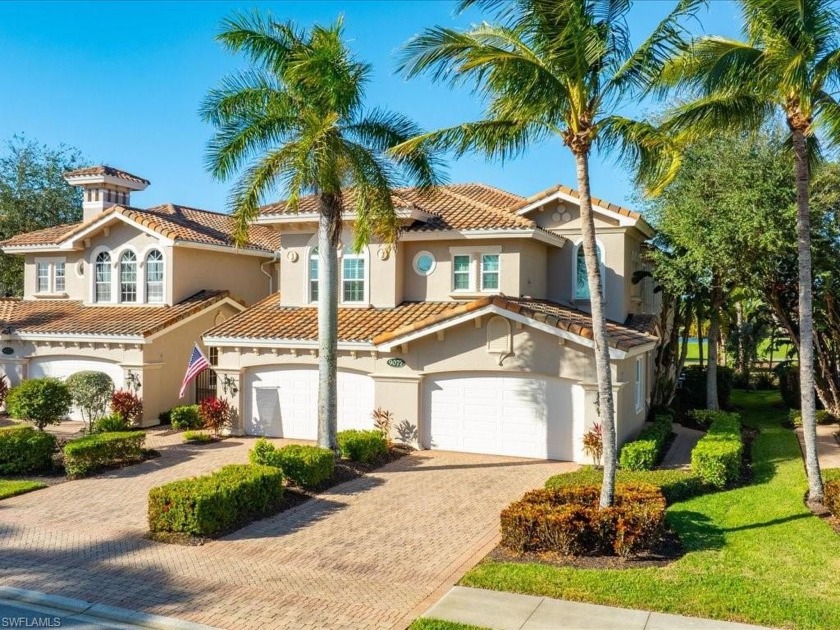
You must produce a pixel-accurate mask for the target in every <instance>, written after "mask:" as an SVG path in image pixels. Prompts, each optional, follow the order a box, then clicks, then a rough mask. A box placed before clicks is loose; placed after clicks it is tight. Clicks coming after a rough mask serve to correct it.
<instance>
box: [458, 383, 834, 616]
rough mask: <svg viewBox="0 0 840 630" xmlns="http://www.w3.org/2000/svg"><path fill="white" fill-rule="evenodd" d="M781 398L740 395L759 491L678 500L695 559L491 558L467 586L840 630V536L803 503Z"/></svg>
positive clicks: (675, 512) (679, 525) (676, 519)
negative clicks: (583, 565) (552, 561)
mask: <svg viewBox="0 0 840 630" xmlns="http://www.w3.org/2000/svg"><path fill="white" fill-rule="evenodd" d="M779 401H780V399H779V395H778V393H777V392H751V393H744V392H734V393H733V402H734V403H735V404H737V405H740V406H742V407H743V409H742V414H743V417H744V421H745V424H747V425H752V426H755V427H758V428H760V430H761V432H760V434H759V435H758V437H757V438H756V440H755V441H754V443H753V463H754V471H755V479H754V482H753V484H752V485H750V486H747V487H743V488H737V489H734V490H730V491H726V492H719V493H715V494H708V495H704V496H700V497H697V498H694V499H691V500H688V501H683V502H680V503H675V504H674V505H673V506H671V507H670V508H669V510H668V517H669V522H670V523H671V526H672V527H673V528H674V529H675V530H676V531H677V532H679V534H680V537H681V538H682V541H683V544H684V545H685V547H686V549H687V550H688V553H687V554H686V555H685V556H684V557H683V558H681V559H679V560H677V561H676V562H674V563H672V564H670V565H668V566H666V567H663V568H646V569H626V570H592V569H574V568H558V567H551V566H544V565H540V564H515V563H501V562H490V561H485V562H483V563H481V564H479V565H478V566H477V567H475V568H474V569H473V570H472V571H470V572H469V573H468V574H467V575H466V576H465V577H464V578H463V580H462V581H461V584H462V585H464V586H475V587H480V588H489V589H496V590H504V591H513V592H518V593H531V594H536V595H544V596H549V597H557V598H563V599H572V600H579V601H587V602H593V603H598V604H608V605H615V606H624V607H628V608H641V609H647V610H658V611H663V612H670V613H677V614H683V615H689V616H695V617H709V618H717V619H727V620H731V621H743V622H750V623H756V624H762V625H767V626H780V627H790V628H814V629H822V628H840V591H838V588H837V576H838V575H840V536H838V534H836V533H835V532H834V531H833V530H832V529H831V527H830V526H829V525H828V524H827V523H826V522H824V521H822V520H820V519H818V518H816V517H814V516H813V515H812V514H811V513H810V512H809V511H808V510H807V509H806V508H805V506H804V504H803V495H804V492H805V490H806V488H807V485H806V479H805V471H804V469H803V465H802V459H801V455H800V451H799V445H798V443H797V440H796V437H795V436H794V434H793V432H792V431H790V430H789V429H786V428H783V427H782V426H781V425H780V422H781V421H783V420H784V418H785V415H786V411H785V410H783V409H779V408H777V407H776V406H775V405H777V404H778V403H779Z"/></svg>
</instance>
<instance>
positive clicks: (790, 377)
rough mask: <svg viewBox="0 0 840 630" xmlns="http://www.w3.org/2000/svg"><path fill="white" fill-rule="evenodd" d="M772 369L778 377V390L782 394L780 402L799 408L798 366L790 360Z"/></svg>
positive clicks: (800, 401)
mask: <svg viewBox="0 0 840 630" xmlns="http://www.w3.org/2000/svg"><path fill="white" fill-rule="evenodd" d="M773 371H774V372H775V373H776V376H777V377H778V378H779V392H780V393H781V394H782V402H784V403H785V405H787V406H788V407H790V408H791V409H799V407H801V406H802V399H801V395H800V393H799V366H798V365H796V364H795V363H791V362H790V361H785V362H784V363H780V364H779V365H777V366H776V367H775V368H773Z"/></svg>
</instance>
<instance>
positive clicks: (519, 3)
mask: <svg viewBox="0 0 840 630" xmlns="http://www.w3.org/2000/svg"><path fill="white" fill-rule="evenodd" d="M696 4H697V2H695V1H694V0H683V1H682V2H680V3H679V4H678V5H677V7H676V9H675V10H674V11H673V12H672V13H671V14H670V15H669V16H668V17H667V18H666V19H665V20H663V21H662V22H661V23H660V24H659V25H658V26H657V28H656V29H655V30H654V32H653V33H652V34H651V36H650V37H649V39H648V40H647V41H645V42H644V43H643V44H642V45H641V46H640V47H639V48H637V49H635V50H633V49H632V48H631V46H630V36H629V30H628V25H627V21H626V15H627V12H628V10H629V5H630V2H629V1H628V0H515V1H513V2H510V1H503V0H461V4H460V10H464V9H466V8H468V7H471V6H477V7H479V8H483V9H486V10H489V11H491V12H492V13H493V14H494V16H495V19H496V20H497V23H495V24H488V23H482V24H480V25H478V26H474V27H472V28H470V29H469V30H467V31H464V32H460V31H456V30H452V29H448V28H442V27H436V28H431V29H427V30H426V31H424V32H423V33H421V34H420V35H418V36H416V37H414V38H413V39H412V40H411V41H409V42H408V43H407V44H406V46H405V48H404V51H403V59H402V64H401V70H402V71H403V72H404V73H405V74H406V75H407V76H409V77H411V76H414V75H418V74H420V73H431V75H432V77H433V78H434V79H436V80H441V81H448V82H450V83H451V84H454V85H457V84H460V83H463V82H467V81H470V82H472V83H473V85H474V90H475V92H476V93H478V94H479V95H481V96H482V97H484V98H485V99H486V102H487V105H486V112H485V115H484V118H483V119H482V120H479V121H477V122H469V123H465V124H461V125H457V126H454V127H450V128H446V129H441V130H438V131H435V132H432V133H429V134H426V135H424V136H420V137H418V138H415V139H414V140H413V141H412V142H410V143H408V144H406V145H405V146H404V147H403V148H404V149H407V150H408V149H413V148H416V147H417V146H430V147H435V148H442V149H448V150H452V151H453V152H454V153H455V154H456V155H463V154H464V153H466V152H468V151H472V150H477V151H479V152H481V153H483V154H485V155H486V156H487V157H488V158H497V159H501V160H504V159H506V158H509V157H511V156H514V155H517V154H521V153H522V152H523V151H525V150H526V149H527V147H529V146H531V145H533V144H536V143H538V142H541V141H543V140H545V139H548V138H554V139H557V140H560V142H561V143H562V144H563V145H564V146H565V147H566V148H568V149H569V150H571V152H572V154H573V155H574V158H575V164H576V170H577V188H578V193H579V196H580V212H581V219H582V232H583V251H584V256H585V261H586V272H587V279H588V283H589V295H590V296H591V298H590V308H591V314H592V328H593V338H594V342H595V365H596V373H597V378H598V408H599V413H600V417H601V424H602V426H603V436H604V460H605V462H604V483H603V486H602V492H601V500H600V503H601V505H602V506H605V507H606V506H609V505H611V504H612V502H613V494H614V485H615V469H616V459H617V453H616V450H617V446H616V431H615V414H614V404H613V391H612V380H611V375H610V360H609V347H608V345H607V335H606V320H605V315H604V293H603V278H602V277H601V273H600V265H599V262H598V253H597V247H596V243H595V224H594V221H593V215H592V199H591V194H590V188H589V157H590V154H591V152H592V149H593V145H595V144H596V143H601V144H602V145H605V146H604V148H606V149H610V148H618V149H619V150H620V151H621V154H622V155H623V156H625V157H627V156H628V155H631V156H632V157H633V158H634V161H635V162H636V163H637V164H638V165H639V171H640V174H641V175H642V176H643V177H651V178H653V176H654V175H658V174H660V172H661V171H662V170H663V169H664V168H665V165H666V164H667V162H665V161H662V160H660V159H658V157H659V154H660V152H661V151H662V150H663V146H662V145H661V142H660V140H659V135H658V134H657V130H656V129H655V128H654V127H653V126H652V125H650V124H647V123H639V122H635V121H632V120H629V119H627V118H623V117H620V116H617V115H615V112H616V111H617V110H616V108H617V107H618V106H619V105H620V104H621V103H622V102H626V100H625V99H626V98H627V97H628V96H630V95H631V94H633V93H634V92H639V91H640V90H641V89H643V88H644V87H645V86H646V85H647V84H648V83H649V82H650V81H651V79H652V78H654V77H655V76H656V75H657V73H658V71H659V69H660V68H661V66H662V64H663V62H664V60H665V59H667V58H668V57H669V56H671V55H673V54H674V53H676V52H677V50H678V49H679V47H680V46H681V41H682V35H683V31H682V28H681V27H680V26H679V23H680V20H681V19H682V18H684V17H686V16H687V15H688V14H690V13H691V12H692V11H693V10H694V7H695V5H696Z"/></svg>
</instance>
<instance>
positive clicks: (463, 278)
mask: <svg viewBox="0 0 840 630" xmlns="http://www.w3.org/2000/svg"><path fill="white" fill-rule="evenodd" d="M395 202H396V205H397V207H398V211H399V216H400V219H401V221H402V231H401V235H400V238H399V241H398V243H397V246H396V247H395V248H388V247H386V246H384V245H382V244H379V243H372V244H370V245H369V246H367V247H365V248H364V249H363V250H362V251H360V252H354V251H352V249H351V247H350V244H351V243H352V242H353V237H352V227H353V216H352V215H350V216H347V217H346V218H345V225H346V228H347V229H346V231H345V233H344V234H343V236H342V243H343V244H344V245H343V247H342V248H341V251H340V273H339V281H340V287H339V293H340V296H339V298H340V305H339V318H338V336H339V342H338V349H339V357H338V369H339V373H338V390H339V399H338V402H339V407H338V422H339V429H344V428H367V427H370V426H372V420H371V411H372V410H373V409H374V408H377V407H379V408H382V409H385V410H388V411H391V412H392V413H393V414H394V419H395V424H396V429H395V432H396V433H399V435H400V436H401V437H403V438H404V439H409V440H413V441H415V442H416V443H418V444H419V445H420V446H422V447H425V448H434V449H446V450H455V451H469V452H478V453H489V454H501V455H513V456H523V457H537V458H552V459H564V460H575V461H586V460H587V458H586V457H585V455H584V453H583V451H582V437H583V434H584V432H585V431H586V429H587V428H588V427H589V426H590V425H591V424H592V423H594V422H597V419H598V415H597V405H596V400H597V386H596V380H595V367H594V357H593V352H592V350H591V348H592V340H591V337H592V334H591V329H590V328H589V326H590V318H589V316H588V315H587V310H588V308H589V296H588V289H587V283H586V275H585V273H584V268H583V264H584V263H583V252H582V249H581V248H580V246H579V245H580V241H581V230H580V217H579V210H578V200H577V197H576V193H575V191H573V190H571V189H569V188H565V187H556V188H552V189H550V190H546V191H544V192H542V193H540V194H538V195H535V196H533V197H531V198H529V199H525V198H522V197H519V196H516V195H513V194H510V193H507V192H503V191H501V190H498V189H495V188H492V187H490V186H485V185H473V184H469V185H452V186H446V187H444V188H441V189H439V190H438V191H437V192H436V193H435V194H434V195H432V196H431V197H420V196H418V195H417V194H416V192H415V191H413V190H410V189H408V190H401V191H399V192H398V193H397V194H396V196H395ZM594 203H595V212H596V215H597V225H596V227H597V235H598V246H599V250H600V256H601V260H602V264H603V272H604V277H605V287H606V301H607V317H608V318H609V320H610V323H609V326H608V327H609V338H610V354H611V357H612V377H613V383H614V387H615V396H616V407H617V423H618V435H619V439H620V440H621V441H624V440H625V439H627V438H628V437H630V436H632V434H634V433H635V432H636V431H637V430H638V429H639V427H640V425H641V423H642V422H643V420H644V418H645V415H646V413H647V400H648V392H649V391H650V381H651V378H650V371H651V361H650V355H651V352H652V351H653V349H654V347H655V345H656V341H657V339H656V337H655V336H654V334H653V330H652V328H651V327H652V325H653V324H655V318H654V317H653V316H652V313H654V312H655V310H654V304H653V302H652V294H651V293H650V292H649V291H648V292H645V291H643V289H642V285H640V284H634V283H633V282H632V280H631V278H632V275H633V272H634V271H637V270H639V269H641V268H642V250H643V243H644V241H645V240H646V239H647V238H649V237H650V236H651V235H652V233H653V232H652V230H651V228H650V226H649V225H648V224H647V223H646V222H645V221H644V219H643V218H642V217H641V216H640V215H639V214H637V213H635V212H632V211H630V210H627V209H624V208H621V207H618V206H615V205H612V204H609V203H606V202H603V201H601V200H597V199H596V200H595V201H594ZM257 225H259V226H262V227H264V228H270V229H272V230H273V231H274V233H276V234H278V235H279V236H280V248H279V282H278V288H279V292H277V293H273V294H271V295H270V296H268V297H266V298H265V299H263V300H262V301H260V302H259V303H257V304H255V305H253V306H251V307H249V308H248V309H246V310H244V311H243V312H241V313H239V314H237V315H235V316H234V317H231V318H230V319H227V320H226V321H224V322H222V323H220V324H218V325H215V326H213V327H212V328H211V329H210V330H209V331H207V332H206V333H205V335H204V343H205V344H206V345H207V346H208V347H209V348H211V349H212V350H213V352H214V355H216V356H217V357H218V366H217V372H218V374H219V377H220V379H219V380H220V382H221V381H222V380H224V382H226V383H227V384H228V387H226V388H225V391H224V394H225V395H227V396H228V397H229V398H230V399H231V401H232V403H233V405H234V406H235V407H236V408H237V409H238V411H239V420H238V424H237V426H236V427H235V428H234V431H235V432H241V433H246V434H251V435H269V436H284V437H289V438H298V439H314V438H315V437H316V431H317V417H316V399H317V360H318V358H317V309H316V306H315V304H316V301H317V295H318V291H319V290H321V286H320V283H319V270H318V253H317V249H316V244H317V235H316V226H317V208H316V202H315V199H314V198H305V199H303V200H301V203H300V207H299V209H298V212H296V213H295V212H291V211H290V210H289V209H288V208H287V206H286V205H285V204H284V203H282V202H281V203H277V204H273V205H269V206H266V207H264V208H263V210H262V214H261V216H260V218H259V219H258V221H257ZM230 385H233V387H231V386H230Z"/></svg>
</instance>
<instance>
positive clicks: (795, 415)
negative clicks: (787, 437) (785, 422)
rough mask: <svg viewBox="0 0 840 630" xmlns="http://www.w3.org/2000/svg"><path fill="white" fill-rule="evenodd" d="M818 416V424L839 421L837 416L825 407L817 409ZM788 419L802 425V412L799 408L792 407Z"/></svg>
mask: <svg viewBox="0 0 840 630" xmlns="http://www.w3.org/2000/svg"><path fill="white" fill-rule="evenodd" d="M816 416H817V424H835V423H836V422H837V418H835V417H834V416H832V415H831V414H830V413H829V412H828V411H826V410H825V409H817V411H816ZM788 419H789V420H790V423H791V424H792V425H793V426H795V427H801V426H802V412H801V411H800V410H799V409H791V410H790V412H789V414H788Z"/></svg>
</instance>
